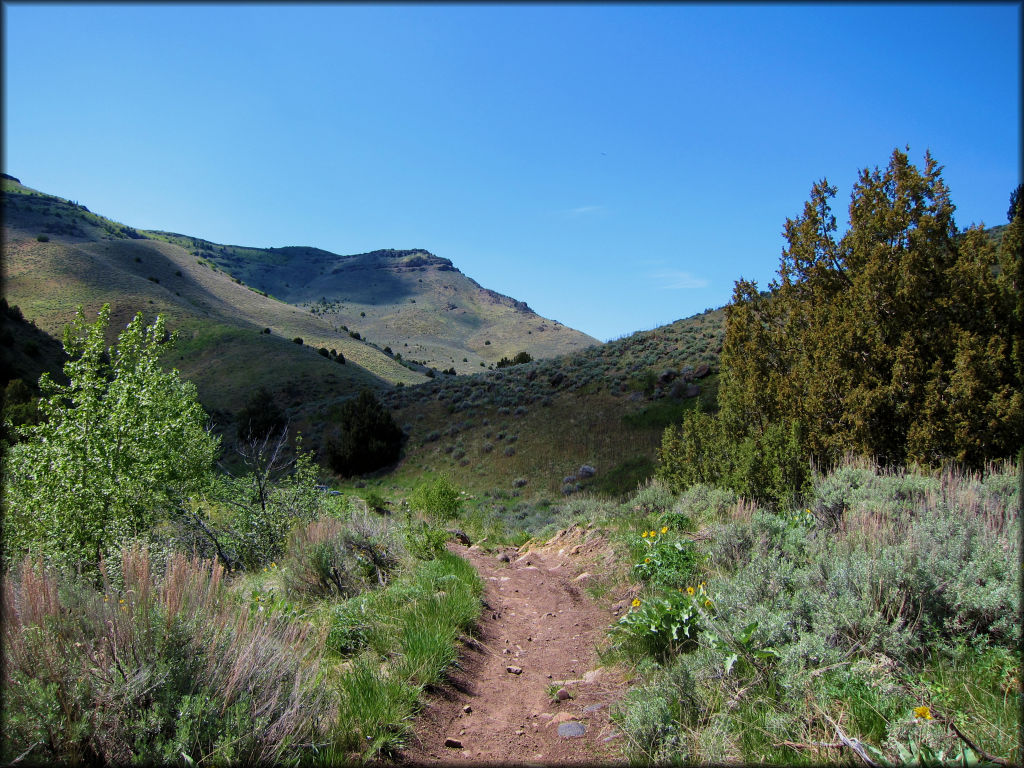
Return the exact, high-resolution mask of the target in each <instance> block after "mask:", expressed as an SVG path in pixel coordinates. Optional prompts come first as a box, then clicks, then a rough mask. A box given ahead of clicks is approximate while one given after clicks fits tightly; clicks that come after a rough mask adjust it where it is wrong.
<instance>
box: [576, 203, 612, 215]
mask: <svg viewBox="0 0 1024 768" xmlns="http://www.w3.org/2000/svg"><path fill="white" fill-rule="evenodd" d="M604 209H605V208H604V206H603V205H581V206H580V207H578V208H570V209H569V211H568V213H569V215H571V216H586V215H587V214H588V213H601V212H602V211H604Z"/></svg>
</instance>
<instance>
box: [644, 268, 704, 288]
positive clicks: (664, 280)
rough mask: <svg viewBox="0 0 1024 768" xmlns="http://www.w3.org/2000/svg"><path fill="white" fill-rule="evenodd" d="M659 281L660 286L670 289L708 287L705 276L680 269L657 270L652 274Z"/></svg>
mask: <svg viewBox="0 0 1024 768" xmlns="http://www.w3.org/2000/svg"><path fill="white" fill-rule="evenodd" d="M651 277H652V278H654V279H655V280H657V281H658V287H659V288H664V289H665V290H669V291H689V290H693V289H694V288H707V287H708V284H709V283H708V281H707V280H706V279H705V278H703V277H696V276H695V275H691V274H690V273H689V272H683V271H681V270H678V269H673V270H668V271H666V272H655V273H653V274H652V275H651Z"/></svg>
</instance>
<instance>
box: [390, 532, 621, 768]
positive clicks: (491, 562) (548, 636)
mask: <svg viewBox="0 0 1024 768" xmlns="http://www.w3.org/2000/svg"><path fill="white" fill-rule="evenodd" d="M453 551H455V552H457V553H458V554H459V555H461V556H462V557H465V558H466V559H467V560H468V561H469V562H470V563H472V564H473V566H474V567H476V569H477V571H478V572H479V574H480V577H481V578H482V579H483V580H484V584H485V585H486V586H485V592H484V596H483V600H484V605H485V610H484V612H483V614H482V616H481V620H480V624H479V630H478V632H477V634H476V638H475V641H470V642H469V643H467V644H466V645H465V646H464V648H465V649H464V651H463V653H462V654H461V656H460V662H459V668H457V669H455V670H453V671H452V673H451V674H450V676H449V681H448V682H447V683H446V684H445V685H443V686H440V687H439V688H437V689H435V690H433V691H432V692H431V693H430V694H429V695H428V704H427V707H426V709H425V711H424V712H423V713H422V714H421V715H420V717H419V718H418V719H417V721H416V723H415V735H414V736H413V737H412V738H411V739H410V743H409V745H408V748H407V749H406V750H405V751H404V752H402V754H401V755H400V756H399V761H400V762H403V763H406V764H420V763H437V762H444V763H490V764H497V763H500V764H509V763H537V764H551V763H588V764H594V763H624V762H625V761H624V760H623V759H622V758H621V756H620V751H621V746H622V741H623V739H622V737H621V736H620V735H619V734H618V731H617V730H616V729H615V728H614V727H613V726H612V724H611V722H610V719H609V710H610V706H611V704H613V703H614V702H615V701H617V700H618V699H619V698H620V697H621V695H622V693H623V691H624V689H625V684H624V682H623V680H622V679H621V675H619V674H617V673H615V672H614V671H611V670H608V669H605V668H601V667H599V666H598V665H599V663H600V662H599V661H598V660H597V653H596V651H597V647H598V645H599V644H600V642H601V641H602V639H603V638H604V637H605V634H606V632H607V629H608V627H609V626H610V625H611V624H612V623H613V621H614V620H615V615H614V614H613V613H612V611H611V609H608V608H602V607H600V606H598V605H596V604H595V603H594V601H593V600H591V599H590V598H589V596H587V595H586V594H585V593H584V592H583V590H582V589H581V588H580V585H579V583H577V582H574V574H573V572H572V566H571V564H570V562H569V560H568V558H567V557H565V556H563V555H560V554H555V553H553V552H552V551H550V550H543V551H531V552H527V553H526V554H523V555H520V554H519V553H518V552H517V551H516V550H514V549H513V550H510V551H509V552H507V553H505V554H504V555H501V556H497V555H491V554H487V553H484V552H482V551H481V550H480V549H479V548H477V547H470V548H468V549H467V548H464V547H455V548H454V549H453ZM577 578H578V577H577ZM558 688H562V689H564V692H565V693H568V694H569V698H567V699H564V700H561V701H558V700H553V697H552V693H553V692H556V691H557V689H558ZM563 695H564V694H563Z"/></svg>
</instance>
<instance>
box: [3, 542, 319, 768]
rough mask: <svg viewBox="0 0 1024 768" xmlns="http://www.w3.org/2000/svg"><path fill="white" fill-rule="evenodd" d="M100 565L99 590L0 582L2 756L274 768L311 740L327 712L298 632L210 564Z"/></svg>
mask: <svg viewBox="0 0 1024 768" xmlns="http://www.w3.org/2000/svg"><path fill="white" fill-rule="evenodd" d="M108 565H111V564H104V567H103V569H102V573H103V580H104V589H103V591H102V592H100V591H97V590H95V589H92V588H91V587H88V586H86V585H83V584H80V583H77V582H76V581H75V580H74V578H73V577H69V576H67V575H61V574H58V573H56V572H53V571H50V570H48V569H46V568H45V567H43V565H42V564H41V563H39V562H33V561H31V560H29V559H26V560H25V561H24V562H23V563H22V564H21V566H20V568H19V569H18V570H17V572H16V573H15V574H13V575H12V577H10V578H8V579H6V580H5V583H4V587H3V612H4V619H5V620H4V627H3V642H4V652H5V658H6V664H5V666H4V688H5V691H6V692H7V705H8V712H10V713H18V714H17V715H13V716H11V717H8V718H6V720H5V723H4V737H5V738H4V741H5V742H6V743H7V746H6V747H5V752H4V757H5V758H7V759H10V758H13V757H15V756H17V755H18V754H21V753H22V752H25V753H27V754H28V755H30V756H32V757H33V758H36V759H50V760H60V761H67V760H70V761H75V760H79V759H85V760H102V761H107V762H115V763H119V762H128V761H130V760H138V759H142V760H147V761H158V762H162V761H164V760H166V759H169V758H170V757H177V754H176V753H174V752H173V751H172V753H170V754H168V753H167V752H166V750H167V749H168V748H169V745H170V746H173V747H174V749H176V750H177V749H180V750H182V751H184V752H185V753H186V754H189V755H190V756H191V757H192V758H193V759H195V760H197V761H199V760H201V759H204V758H212V757H214V755H215V754H219V755H220V756H221V757H225V756H233V757H234V759H240V760H245V761H249V760H254V761H260V760H270V761H276V760H279V759H281V758H282V757H284V756H286V755H288V754H290V753H291V752H290V751H291V750H294V748H295V747H296V746H298V745H300V744H308V743H310V742H311V740H313V739H315V738H316V733H317V731H318V729H319V727H320V721H321V720H322V719H323V718H325V717H327V716H328V715H329V713H330V708H331V703H330V700H329V697H328V695H327V694H326V692H325V691H324V689H323V688H322V686H317V685H314V681H315V679H316V677H317V676H318V675H319V670H320V661H319V653H320V651H319V649H320V648H322V641H321V640H320V638H318V637H311V636H310V627H309V626H308V625H307V624H305V623H304V622H301V621H295V620H292V621H290V622H288V621H286V620H285V619H282V618H281V617H279V616H277V615H265V614H263V613H261V612H253V611H250V609H249V607H248V605H242V606H238V605H237V604H236V603H235V602H234V601H233V600H232V599H231V598H230V595H229V591H228V589H227V588H226V584H225V574H224V570H223V568H222V567H221V566H219V565H217V564H215V563H211V562H209V561H203V560H198V559H195V558H192V559H190V558H186V557H185V556H183V555H180V554H174V555H172V556H171V557H170V558H169V559H168V561H167V565H166V568H165V570H164V573H163V575H162V577H161V578H157V577H156V576H155V575H154V574H153V572H152V565H153V563H152V561H151V559H150V556H149V553H148V552H147V551H146V550H145V549H142V548H139V547H129V548H127V549H125V550H124V552H123V553H122V558H121V561H120V563H117V568H112V567H108ZM204 702H207V703H204ZM190 707H192V708H193V709H195V708H196V707H198V709H195V711H193V710H190V709H189V708H190ZM186 710H187V711H189V712H192V715H190V716H191V717H192V718H193V719H194V722H193V721H189V720H188V717H190V716H187V715H185V714H182V712H185V711H186ZM176 713H177V714H176ZM228 713H230V714H228ZM182 718H184V719H182ZM183 728H184V731H183V730H182V729H183Z"/></svg>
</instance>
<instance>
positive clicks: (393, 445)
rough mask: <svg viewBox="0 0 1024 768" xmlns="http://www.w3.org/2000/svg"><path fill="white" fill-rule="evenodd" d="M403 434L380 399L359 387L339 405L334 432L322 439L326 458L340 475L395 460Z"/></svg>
mask: <svg viewBox="0 0 1024 768" xmlns="http://www.w3.org/2000/svg"><path fill="white" fill-rule="evenodd" d="M404 438H405V435H404V434H403V433H402V430H401V429H399V427H398V425H397V424H396V423H395V420H394V419H393V418H392V416H391V414H390V413H389V412H388V411H387V410H385V408H384V407H383V406H382V405H381V404H380V401H378V400H377V398H376V397H374V395H373V393H372V392H370V391H369V390H363V391H362V392H360V394H359V396H358V397H356V398H354V399H351V400H348V401H346V402H345V403H344V404H343V405H342V406H341V412H340V415H339V418H338V433H337V434H336V435H328V437H327V440H326V447H325V452H326V454H327V462H328V464H329V465H330V467H331V469H333V470H334V471H335V472H337V473H338V474H340V475H343V476H351V475H359V474H364V473H367V472H372V471H374V470H377V469H380V468H381V467H385V466H388V465H389V464H393V463H395V462H396V461H398V457H399V455H400V454H401V450H402V442H403V440H404Z"/></svg>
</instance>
